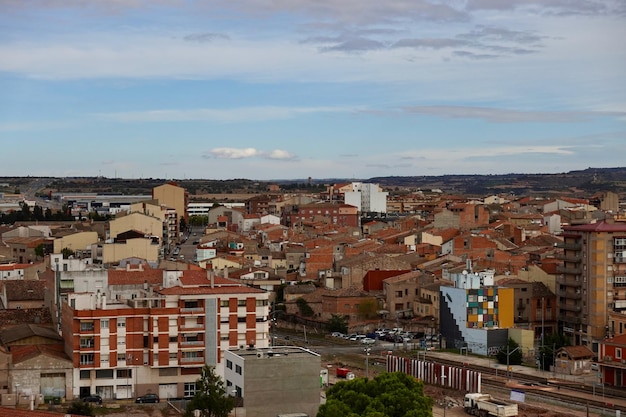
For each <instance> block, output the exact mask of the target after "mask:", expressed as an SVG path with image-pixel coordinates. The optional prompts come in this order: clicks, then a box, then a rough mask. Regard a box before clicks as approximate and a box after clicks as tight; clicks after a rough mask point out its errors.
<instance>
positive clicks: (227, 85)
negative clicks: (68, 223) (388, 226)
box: [0, 0, 626, 180]
mask: <svg viewBox="0 0 626 417" xmlns="http://www.w3.org/2000/svg"><path fill="white" fill-rule="evenodd" d="M0 11H1V13H0V24H1V25H2V27H3V35H4V36H3V37H2V38H1V39H0V54H1V56H2V57H3V58H4V59H2V60H0V88H2V91H3V97H2V99H1V100H0V141H1V142H2V145H3V155H9V156H12V157H10V158H4V159H3V166H2V169H1V170H0V175H3V176H16V175H17V176H19V175H32V176H53V177H68V176H105V177H110V178H113V177H123V178H149V177H161V178H216V179H227V178H254V179H258V180H272V179H282V178H285V179H288V178H308V177H313V178H332V177H337V178H353V179H354V178H372V177H379V176H421V175H429V176H430V175H435V176H436V175H445V174H452V175H454V174H460V175H465V174H470V175H471V174H506V173H515V172H524V173H558V172H567V171H571V170H577V169H585V168H587V167H612V166H620V165H621V164H622V161H621V155H623V154H624V152H625V151H626V125H625V122H626V100H625V97H626V80H625V78H626V75H625V74H626V71H625V69H626V51H624V49H623V48H622V47H621V43H620V40H621V39H624V38H626V25H625V24H624V20H625V18H626V9H625V8H624V5H623V4H622V3H621V2H619V1H604V2H593V1H589V0H574V1H570V2H546V1H532V0H528V1H527V0H516V1H510V2H506V4H503V3H501V2H490V1H486V0H466V1H458V2H446V3H435V2H430V1H425V0H416V1H414V2H404V1H396V0H392V1H389V2H385V3H384V4H379V3H378V2H370V1H366V2H354V1H342V2H332V1H327V2H322V3H317V4H314V3H310V2H307V1H304V0H300V1H294V2H289V3H282V2H270V3H266V4H264V5H263V7H261V6H260V5H259V4H258V2H251V1H249V0H240V1H235V2H229V3H228V4H220V2H212V1H209V2H202V3H201V4H196V3H183V2H177V1H165V0H163V1H146V0H137V1H133V2H114V3H111V2H86V3H85V2H73V1H63V0H57V1H52V2H41V1H35V2H4V3H2V4H1V5H0ZM26 160H27V161H28V164H26V163H25V161H26ZM26 171H28V172H26Z"/></svg>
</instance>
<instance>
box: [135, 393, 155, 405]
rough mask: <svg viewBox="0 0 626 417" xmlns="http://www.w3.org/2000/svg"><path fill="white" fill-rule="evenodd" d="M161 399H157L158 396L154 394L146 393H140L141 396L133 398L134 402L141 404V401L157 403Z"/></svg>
mask: <svg viewBox="0 0 626 417" xmlns="http://www.w3.org/2000/svg"><path fill="white" fill-rule="evenodd" d="M160 401H161V400H160V399H159V396H158V395H156V394H146V395H142V396H141V397H137V399H136V400H135V402H136V403H139V404H143V403H158V402H160Z"/></svg>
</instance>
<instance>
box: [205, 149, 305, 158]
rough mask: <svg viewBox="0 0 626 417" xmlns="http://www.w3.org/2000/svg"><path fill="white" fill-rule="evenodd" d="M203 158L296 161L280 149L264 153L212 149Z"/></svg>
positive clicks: (259, 151)
mask: <svg viewBox="0 0 626 417" xmlns="http://www.w3.org/2000/svg"><path fill="white" fill-rule="evenodd" d="M204 157H205V158H206V157H213V158H217V159H244V158H255V157H258V158H264V159H274V160H293V159H296V157H295V155H293V154H292V153H290V152H288V151H285V150H282V149H274V150H272V151H269V152H266V151H262V150H259V149H255V148H214V149H211V150H210V151H208V153H207V154H205V155H204Z"/></svg>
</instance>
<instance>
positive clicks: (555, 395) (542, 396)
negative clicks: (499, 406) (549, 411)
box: [427, 356, 626, 413]
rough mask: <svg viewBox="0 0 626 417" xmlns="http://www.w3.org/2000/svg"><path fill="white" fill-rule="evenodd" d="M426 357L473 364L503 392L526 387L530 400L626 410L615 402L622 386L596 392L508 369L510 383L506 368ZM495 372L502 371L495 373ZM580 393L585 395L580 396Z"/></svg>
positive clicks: (485, 382)
mask: <svg viewBox="0 0 626 417" xmlns="http://www.w3.org/2000/svg"><path fill="white" fill-rule="evenodd" d="M427 360H429V361H432V362H437V363H441V364H445V365H451V366H457V367H459V366H460V367H463V366H467V367H471V369H473V370H476V371H480V372H481V373H482V374H483V377H482V385H483V386H487V387H489V389H490V390H496V391H500V392H502V393H504V394H508V393H509V392H510V390H511V389H516V390H520V391H524V393H525V396H526V402H527V403H529V404H535V403H537V402H542V401H548V402H553V403H555V404H561V405H562V404H568V406H574V407H576V408H578V409H580V410H585V409H586V408H587V407H589V410H590V411H594V412H598V413H600V412H601V413H606V412H607V409H609V410H618V409H619V410H620V411H621V412H622V413H624V412H626V407H619V406H616V405H615V404H614V401H613V400H616V399H624V392H623V391H620V390H615V389H607V388H606V387H605V388H604V389H603V390H602V388H600V391H599V390H598V389H596V390H595V392H594V388H593V387H592V386H588V385H581V384H580V383H577V384H576V383H571V382H569V381H555V380H553V379H549V378H546V377H542V376H538V375H529V374H523V373H519V372H513V371H511V372H509V379H510V380H514V381H516V383H515V384H507V378H506V376H504V377H503V375H504V374H505V373H506V371H499V372H498V371H497V370H496V369H493V368H491V367H485V366H480V365H476V364H471V365H469V364H467V363H464V362H462V361H455V360H450V359H446V358H442V357H434V356H431V357H430V358H428V359H427ZM496 373H498V374H499V375H496ZM555 388H556V390H555ZM561 388H562V389H561ZM581 394H585V395H584V396H581ZM589 394H592V398H589V397H588V395H589ZM594 394H595V395H594Z"/></svg>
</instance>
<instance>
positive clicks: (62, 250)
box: [61, 248, 75, 259]
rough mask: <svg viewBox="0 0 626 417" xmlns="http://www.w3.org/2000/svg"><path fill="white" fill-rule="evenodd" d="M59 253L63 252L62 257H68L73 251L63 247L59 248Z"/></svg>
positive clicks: (72, 254)
mask: <svg viewBox="0 0 626 417" xmlns="http://www.w3.org/2000/svg"><path fill="white" fill-rule="evenodd" d="M61 253H62V254H63V259H69V258H70V256H74V253H75V252H74V251H73V250H71V249H70V248H63V249H61Z"/></svg>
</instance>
